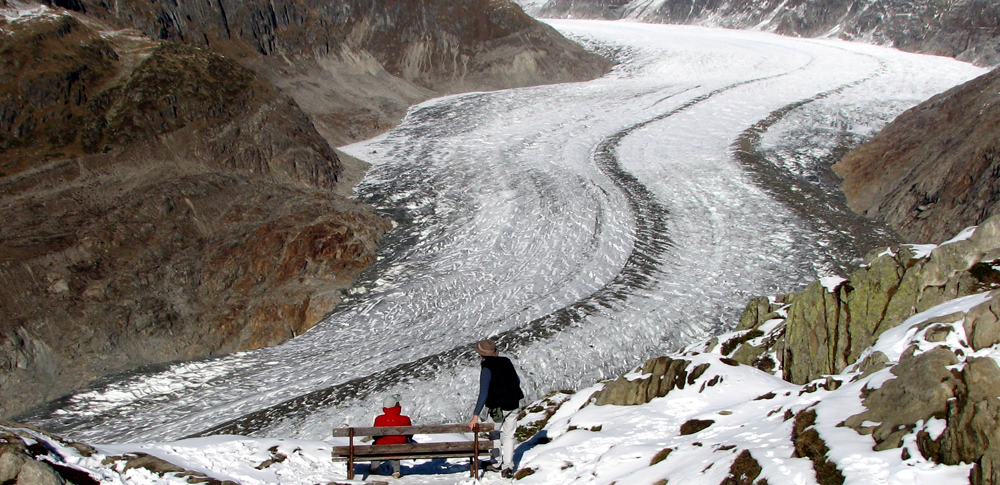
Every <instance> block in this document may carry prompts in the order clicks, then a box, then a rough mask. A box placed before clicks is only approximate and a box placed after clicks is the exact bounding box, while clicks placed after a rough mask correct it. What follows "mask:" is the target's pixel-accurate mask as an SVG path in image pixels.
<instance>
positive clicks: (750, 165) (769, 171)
mask: <svg viewBox="0 0 1000 485" xmlns="http://www.w3.org/2000/svg"><path fill="white" fill-rule="evenodd" d="M876 60H878V59H876ZM878 62H879V63H880V64H882V67H881V68H880V69H878V70H877V71H875V72H874V73H873V74H872V75H871V76H869V77H866V78H863V79H859V80H856V81H853V82H850V83H846V84H843V85H841V86H838V87H836V88H833V89H830V90H828V91H824V92H822V93H819V94H817V95H815V96H813V97H810V98H806V99H802V100H799V101H795V102H793V103H789V104H787V105H785V106H782V107H781V108H778V109H776V110H774V111H772V112H771V113H769V114H768V116H767V117H765V118H764V119H762V120H760V121H758V122H757V123H755V124H754V125H753V126H751V127H750V128H747V129H746V130H744V131H743V133H741V134H740V136H738V137H737V138H736V140H735V141H734V142H733V144H732V150H733V156H734V158H735V159H736V161H737V162H739V163H740V164H741V165H742V166H743V167H744V168H745V169H746V170H747V172H748V173H749V174H750V176H751V179H752V180H753V181H754V183H755V184H756V185H757V186H758V187H760V188H761V189H762V190H764V191H765V192H767V193H768V194H769V195H770V196H771V197H772V198H773V199H775V200H777V201H778V202H781V203H782V204H784V205H785V206H786V207H788V208H790V209H791V210H793V211H795V213H797V214H798V215H799V216H800V217H802V219H804V220H805V221H807V222H808V223H809V224H810V225H811V226H812V227H813V229H814V230H815V231H816V232H817V233H819V234H823V235H825V236H826V237H828V238H829V239H830V240H831V244H832V245H833V246H835V247H837V248H838V251H836V252H831V253H829V254H827V255H826V257H827V258H829V260H828V261H826V262H827V263H828V264H829V265H831V266H832V267H833V268H835V269H836V270H837V271H838V272H840V273H841V274H847V273H848V272H849V271H850V270H851V269H852V268H854V267H856V264H857V261H858V259H859V258H860V257H862V256H863V255H864V253H865V252H866V251H870V250H872V249H875V248H878V247H883V246H888V245H891V244H894V243H896V242H897V237H896V235H895V234H894V233H893V231H892V229H890V228H889V227H888V226H886V225H885V224H880V223H878V222H876V221H873V220H870V219H867V218H865V217H863V216H861V215H859V214H857V213H855V212H854V211H852V210H851V209H850V208H849V207H848V206H847V199H846V198H845V197H844V194H843V193H842V192H841V191H840V184H839V182H838V181H837V176H836V174H834V173H833V169H832V168H831V167H830V166H825V167H823V168H821V169H820V173H818V174H816V175H818V179H819V181H818V182H810V181H809V180H806V179H804V178H803V177H800V176H797V175H796V174H794V173H791V172H790V171H788V170H783V169H782V168H781V167H779V166H778V165H777V164H776V163H772V162H771V161H769V160H768V158H767V155H766V154H765V153H764V151H763V150H762V149H761V145H760V141H761V138H762V137H763V135H764V133H766V132H767V131H768V130H769V129H771V128H772V127H773V126H774V125H775V124H777V123H778V122H780V121H782V120H783V119H784V118H785V117H787V116H788V115H789V114H791V113H792V112H794V111H796V110H798V109H800V108H802V107H804V106H806V105H808V104H810V103H813V102H815V101H819V100H822V99H825V98H828V97H830V96H833V95H836V94H840V93H842V92H844V91H845V90H847V89H849V88H852V87H855V86H858V85H860V84H863V83H865V82H868V81H870V80H871V79H873V78H875V77H877V76H879V75H881V74H882V73H884V72H885V71H886V70H887V68H886V67H885V64H884V62H882V61H881V60H878Z"/></svg>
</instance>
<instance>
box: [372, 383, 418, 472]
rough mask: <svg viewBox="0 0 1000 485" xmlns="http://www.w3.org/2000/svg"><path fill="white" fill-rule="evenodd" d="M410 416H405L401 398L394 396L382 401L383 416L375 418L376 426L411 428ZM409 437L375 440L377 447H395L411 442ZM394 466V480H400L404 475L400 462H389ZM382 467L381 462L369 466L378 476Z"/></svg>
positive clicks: (381, 437)
mask: <svg viewBox="0 0 1000 485" xmlns="http://www.w3.org/2000/svg"><path fill="white" fill-rule="evenodd" d="M410 424H411V423H410V418H409V416H403V406H402V405H400V404H399V396H398V395H393V396H389V397H387V398H385V399H384V400H383V401H382V414H380V415H378V416H376V417H375V426H410ZM410 438H411V437H409V436H379V437H378V438H376V439H375V444H376V445H395V444H403V443H409V442H410ZM389 463H390V464H391V465H392V476H393V477H394V478H399V477H401V476H402V475H401V474H400V472H399V460H389ZM381 465H382V462H381V461H373V462H371V465H369V468H368V469H369V471H370V473H371V474H372V475H378V468H379V466H381Z"/></svg>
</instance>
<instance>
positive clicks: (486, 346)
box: [476, 339, 497, 357]
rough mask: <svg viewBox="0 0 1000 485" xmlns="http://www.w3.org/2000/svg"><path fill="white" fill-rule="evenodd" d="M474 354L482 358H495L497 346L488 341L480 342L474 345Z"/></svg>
mask: <svg viewBox="0 0 1000 485" xmlns="http://www.w3.org/2000/svg"><path fill="white" fill-rule="evenodd" d="M476 353H477V354H479V355H481V356H483V357H489V356H495V355H497V344H496V343H494V342H493V341H492V340H490V339H483V340H480V341H479V343H477V344H476Z"/></svg>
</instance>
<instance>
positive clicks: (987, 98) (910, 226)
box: [833, 70, 1000, 242]
mask: <svg viewBox="0 0 1000 485" xmlns="http://www.w3.org/2000/svg"><path fill="white" fill-rule="evenodd" d="M998 92H1000V71H996V70H994V71H992V72H990V73H987V74H985V75H983V76H980V77H979V78H976V79H974V80H972V81H969V82H968V83H965V84H963V85H961V86H958V87H955V88H953V89H951V90H949V91H947V92H945V93H942V94H940V95H937V96H935V97H933V98H931V99H929V100H927V101H925V102H924V103H921V104H920V105H919V106H916V107H914V108H912V109H910V110H908V111H906V112H905V113H903V114H901V115H900V116H899V117H897V118H896V119H895V120H894V121H893V122H892V123H890V124H888V125H886V126H885V128H883V129H882V131H880V132H879V133H878V134H877V135H875V137H874V138H872V140H871V141H869V142H867V143H865V144H864V145H861V146H860V147H858V148H856V149H854V150H853V151H851V152H849V153H848V154H847V155H846V156H845V157H844V158H843V159H842V160H841V161H839V162H837V163H836V164H835V165H834V167H833V168H834V170H835V171H836V172H837V173H838V174H839V175H840V176H842V177H843V178H844V182H843V190H844V193H845V194H846V195H847V200H848V204H849V205H850V207H851V209H852V210H854V211H855V212H858V213H859V214H863V215H865V216H867V217H869V218H872V219H879V220H881V221H884V222H886V223H888V224H889V225H890V226H892V227H893V228H894V229H895V230H896V231H897V232H898V233H899V234H900V235H902V236H903V237H905V238H906V240H909V241H913V242H927V241H940V240H943V239H945V238H946V237H948V235H949V234H954V233H956V232H958V231H960V230H962V229H963V228H965V227H968V226H972V225H976V224H979V223H981V222H982V221H984V220H985V219H986V218H988V217H990V216H993V215H996V214H998V213H1000V203H998V202H1000V191H998V189H997V187H998V186H1000V134H998V133H1000V95H998V94H997V93H998Z"/></svg>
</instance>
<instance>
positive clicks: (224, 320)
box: [0, 12, 389, 415]
mask: <svg viewBox="0 0 1000 485" xmlns="http://www.w3.org/2000/svg"><path fill="white" fill-rule="evenodd" d="M0 62H3V66H4V72H5V75H6V77H5V82H4V83H3V84H2V85H0V89H2V95H3V97H2V100H3V103H2V105H0V112H2V113H4V116H3V117H2V121H0V123H3V125H4V126H3V130H0V131H2V132H3V133H4V135H3V137H0V144H2V145H0V146H3V148H4V150H3V152H2V154H0V170H2V172H3V174H2V177H0V196H2V198H3V211H2V212H0V217H2V221H3V224H2V226H0V282H2V283H0V308H3V318H2V319H0V349H2V352H0V388H2V389H3V392H2V393H0V414H4V415H9V414H13V413H16V412H18V411H21V410H24V409H25V408H26V407H27V406H29V405H31V404H34V403H38V402H40V401H42V400H47V399H53V398H55V397H58V396H59V395H61V394H62V393H65V392H67V391H69V390H70V389H72V388H74V387H76V386H78V385H81V384H83V383H86V382H87V381H89V380H91V379H93V378H94V377H97V376H101V375H105V374H107V373H110V372H115V371H120V370H124V369H129V368H132V367H135V366H137V365H143V364H151V363H158V362H164V361H169V360H175V359H181V358H193V357H199V356H204V355H211V354H218V353H222V352H229V351H234V350H240V349H249V348H257V347H261V346H264V345H271V344H275V343H277V342H280V341H282V340H284V339H287V338H288V337H291V336H293V335H295V334H296V333H300V332H303V331H305V330H306V329H308V328H309V327H310V326H311V325H313V324H315V323H316V322H317V321H318V319H319V318H320V317H322V316H323V315H324V314H325V313H326V312H328V311H329V310H331V309H332V308H333V306H334V305H335V304H336V302H337V299H338V294H337V292H336V290H337V289H340V288H344V287H346V286H347V285H348V284H349V283H350V281H352V280H353V279H355V278H356V277H357V276H358V275H359V274H360V272H361V270H362V269H363V268H364V267H365V266H366V265H367V264H369V263H370V262H371V261H372V260H373V258H374V251H375V248H376V241H377V240H378V238H379V237H380V235H381V234H382V233H384V232H385V231H386V230H388V228H389V222H388V221H386V220H384V219H382V218H380V217H379V216H377V215H376V214H375V213H374V211H372V210H371V209H370V208H367V207H364V206H361V205H360V204H357V203H354V202H352V201H348V200H346V199H343V198H341V197H338V196H335V195H334V194H333V193H332V192H333V190H334V189H335V188H336V186H337V181H338V177H339V176H340V174H341V172H342V166H341V163H340V161H339V159H338V157H337V155H336V154H335V153H334V152H333V150H332V149H331V148H330V146H329V144H328V143H327V142H326V141H325V140H323V139H322V138H321V137H320V136H319V135H318V133H317V132H316V130H315V129H314V128H313V127H312V125H311V124H310V122H309V120H308V119H307V118H306V116H305V115H304V114H303V113H302V112H301V111H300V110H298V109H297V107H296V105H295V103H294V101H292V100H291V99H290V98H288V97H287V96H284V95H282V94H281V93H280V92H279V91H278V90H277V89H275V88H273V87H271V86H270V85H268V83H266V82H265V81H263V80H261V79H260V78H259V76H257V75H255V74H254V73H253V72H252V71H250V70H248V69H246V68H244V67H242V66H240V65H239V64H237V63H235V62H233V61H232V60H229V59H227V58H224V57H221V56H219V55H217V54H214V53H212V52H210V51H208V50H205V49H201V48H196V47H188V46H183V45H176V44H171V43H163V42H157V41H153V40H150V39H148V38H145V37H143V36H138V35H136V33H135V32H119V33H118V34H115V35H107V34H104V33H101V32H99V31H97V30H95V29H94V28H92V27H91V26H90V25H88V24H87V23H85V22H83V21H81V20H80V19H77V18H75V17H73V16H70V15H65V14H60V13H57V12H50V13H49V14H45V15H38V16H35V17H31V18H22V19H19V20H16V21H9V22H5V24H4V25H3V37H2V40H0Z"/></svg>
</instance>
